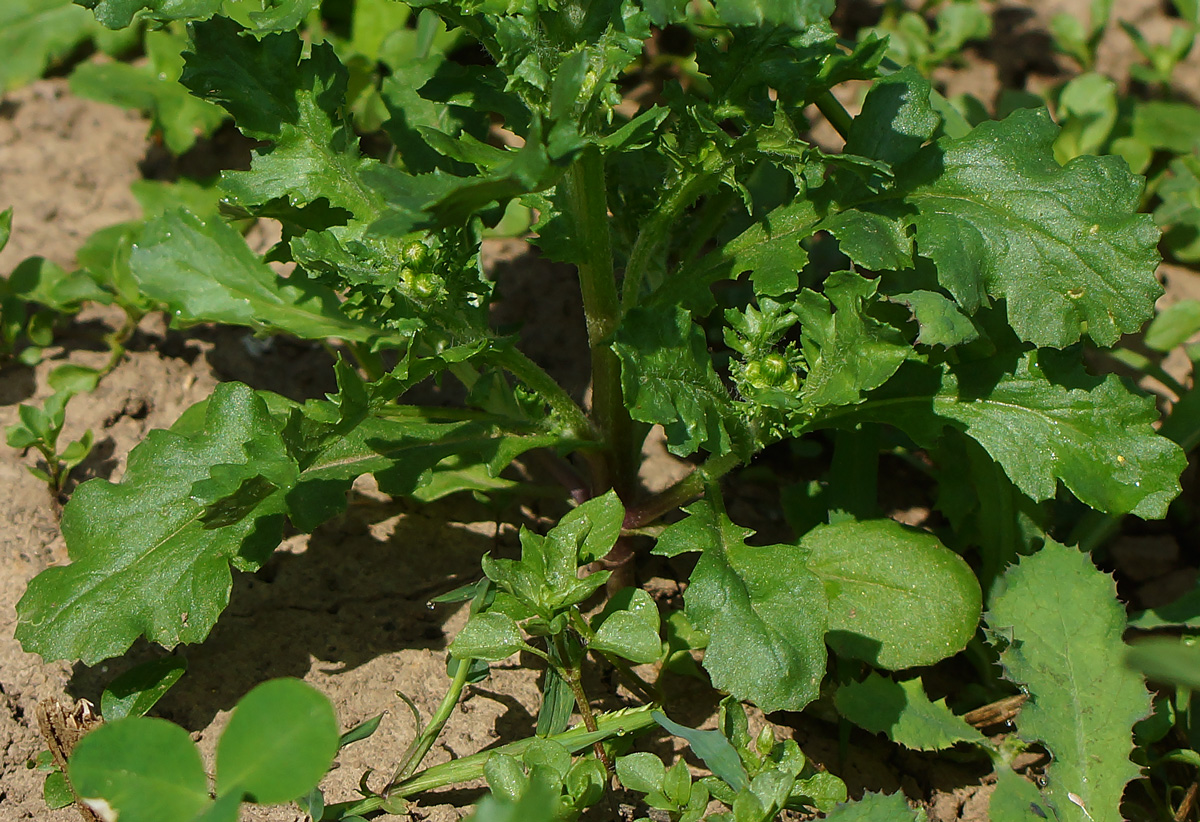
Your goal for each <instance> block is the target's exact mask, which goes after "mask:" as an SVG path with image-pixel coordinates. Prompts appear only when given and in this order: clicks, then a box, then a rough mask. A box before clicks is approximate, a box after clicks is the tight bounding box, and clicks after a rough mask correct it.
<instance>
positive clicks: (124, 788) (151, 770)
mask: <svg viewBox="0 0 1200 822" xmlns="http://www.w3.org/2000/svg"><path fill="white" fill-rule="evenodd" d="M70 778H71V784H72V785H73V786H74V787H75V790H76V792H78V794H79V795H80V796H82V797H84V798H85V799H92V800H93V801H95V800H97V799H100V798H102V800H101V801H103V803H104V804H105V805H107V807H109V808H111V809H112V811H113V812H115V813H114V814H113V815H114V817H115V816H116V815H119V816H120V818H121V820H122V822H162V820H164V819H189V820H190V819H194V818H195V817H196V816H197V815H198V814H199V813H200V812H201V811H203V810H205V809H206V808H208V807H209V806H210V805H211V804H212V800H211V799H209V796H208V777H206V776H205V774H204V764H203V762H202V761H201V760H200V751H199V750H197V749H196V745H195V743H193V742H192V739H191V737H190V736H188V732H187V731H185V730H184V729H183V728H181V727H179V726H178V725H173V724H172V723H170V722H167V721H166V720H165V719H150V718H147V717H131V718H129V719H122V720H120V721H117V722H106V723H104V724H103V725H101V726H100V727H99V728H96V730H94V731H92V732H91V733H89V734H87V735H86V736H84V738H83V739H81V740H79V744H78V745H76V746H75V751H74V753H72V755H71V765H70ZM100 807H103V806H100ZM235 809H236V805H235ZM226 818H227V819H236V818H237V815H236V810H235V813H234V815H233V816H232V817H226Z"/></svg>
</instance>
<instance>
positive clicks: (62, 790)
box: [42, 770, 75, 811]
mask: <svg viewBox="0 0 1200 822" xmlns="http://www.w3.org/2000/svg"><path fill="white" fill-rule="evenodd" d="M42 799H43V800H44V801H45V803H46V807H48V808H49V809H50V810H52V811H56V810H58V809H59V808H65V807H67V806H68V805H70V804H72V803H73V802H74V801H75V791H73V790H71V786H70V784H68V782H67V776H66V774H64V773H63V772H62V771H59V770H54V771H51V772H50V773H48V774H46V779H45V780H44V781H43V782H42Z"/></svg>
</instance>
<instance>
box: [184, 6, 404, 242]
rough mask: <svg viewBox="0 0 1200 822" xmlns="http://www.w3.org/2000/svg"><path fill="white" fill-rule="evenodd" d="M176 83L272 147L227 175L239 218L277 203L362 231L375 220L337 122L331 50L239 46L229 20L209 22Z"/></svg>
mask: <svg viewBox="0 0 1200 822" xmlns="http://www.w3.org/2000/svg"><path fill="white" fill-rule="evenodd" d="M192 48H193V50H192V51H191V52H189V53H187V54H185V59H186V61H185V66H184V70H183V74H182V77H181V79H180V82H182V83H183V84H184V85H185V86H187V87H188V88H189V89H191V90H192V93H193V94H196V95H197V96H199V97H201V98H203V99H206V100H211V101H213V102H216V103H218V104H219V105H221V106H222V107H223V108H224V109H225V110H226V111H228V112H229V113H230V114H231V115H233V117H234V120H235V121H236V122H237V125H238V128H239V129H240V130H241V131H242V133H244V134H246V135H247V136H249V137H253V138H255V139H258V140H269V141H271V143H272V144H271V145H270V146H268V147H266V148H262V149H257V150H256V151H255V156H254V159H253V161H252V163H251V167H250V170H249V171H234V172H225V173H224V174H223V175H222V180H221V186H222V188H223V189H224V190H225V191H226V192H227V193H228V194H229V197H230V198H231V200H232V201H233V202H234V203H236V204H240V205H243V206H245V207H247V208H253V207H255V206H259V205H262V204H264V203H267V202H269V201H271V200H273V199H275V198H280V197H283V198H287V199H288V200H289V201H290V203H291V205H292V206H295V207H303V206H306V205H309V204H310V203H313V202H315V201H316V200H318V199H321V198H324V199H325V200H328V202H329V204H330V205H332V206H334V207H335V208H339V209H345V210H346V211H348V212H350V214H352V215H355V216H356V217H357V218H358V219H359V220H360V221H363V222H365V221H368V220H371V219H374V217H375V216H376V215H377V214H378V213H379V211H380V208H381V206H382V202H381V200H380V199H379V197H378V195H377V194H376V193H375V192H374V191H373V190H372V189H371V188H370V187H368V186H366V185H365V184H364V183H363V181H362V179H361V177H360V174H361V172H362V171H363V169H365V168H368V167H374V166H378V165H379V164H378V163H377V162H375V161H373V160H367V159H364V158H362V157H361V156H360V154H359V151H358V138H357V136H356V135H355V134H354V131H353V129H352V128H351V127H350V125H349V123H348V122H346V120H345V115H344V113H343V110H342V109H343V106H344V102H345V96H346V83H347V72H346V69H345V68H344V67H343V66H342V64H341V63H340V62H339V61H338V59H337V56H336V55H335V54H334V51H333V47H332V46H331V45H330V44H329V43H321V44H317V45H314V46H312V50H311V53H310V54H309V55H308V56H307V57H302V52H303V50H304V43H303V41H302V40H301V38H300V36H299V34H298V33H296V32H294V31H289V32H285V33H281V34H270V35H267V36H266V37H263V38H262V39H261V40H258V39H255V38H253V37H250V36H246V34H245V33H244V32H243V30H242V29H241V27H240V26H238V24H236V23H234V22H233V21H231V20H227V19H224V18H220V17H218V18H214V19H213V20H210V21H207V22H204V23H196V24H195V25H194V26H193V28H192Z"/></svg>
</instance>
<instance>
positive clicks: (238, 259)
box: [130, 210, 380, 342]
mask: <svg viewBox="0 0 1200 822" xmlns="http://www.w3.org/2000/svg"><path fill="white" fill-rule="evenodd" d="M130 265H131V268H132V271H133V276H134V278H135V279H136V280H137V282H138V285H139V286H140V287H141V289H142V291H143V292H144V293H145V294H146V295H147V296H148V297H150V298H151V299H154V300H157V301H159V302H162V303H165V304H166V305H167V308H168V310H169V311H170V312H171V313H172V314H173V315H174V317H176V318H177V319H181V320H185V321H187V322H221V323H228V324H232V325H244V326H249V327H251V328H257V329H264V330H270V331H276V332H284V333H288V334H292V335H293V336H297V337H300V338H302V339H310V340H311V339H324V338H327V337H334V338H338V339H343V340H352V341H355V342H369V341H371V340H374V339H376V338H378V336H379V334H380V332H379V330H378V329H376V328H374V327H373V326H370V325H365V324H359V323H357V322H355V321H354V320H352V319H350V318H349V317H348V316H346V315H345V314H344V313H343V312H342V310H341V309H340V307H339V306H340V302H339V300H338V298H337V296H336V295H335V294H334V292H333V291H331V290H330V289H328V288H326V287H325V286H323V285H320V284H318V283H315V282H312V281H310V280H306V279H304V278H303V277H300V276H296V277H291V278H288V279H286V280H285V279H283V278H281V277H279V275H277V274H276V273H275V272H274V271H272V270H271V268H270V266H268V265H267V264H266V263H264V262H262V261H261V260H260V259H259V258H258V257H257V256H256V255H255V254H254V253H253V252H252V251H251V250H250V248H249V247H248V246H247V245H246V241H245V240H244V239H242V236H241V235H240V234H238V233H237V231H235V230H234V229H233V228H231V227H230V226H229V225H227V224H226V223H224V222H223V221H222V220H220V219H219V218H214V219H211V220H209V221H207V222H205V221H202V220H200V218H198V217H196V216H194V215H193V214H191V213H189V212H187V211H182V210H176V211H170V212H167V213H166V214H164V215H162V216H161V217H158V218H157V219H155V220H152V221H151V222H150V223H148V224H147V225H146V228H145V229H144V230H143V232H142V235H141V239H140V240H139V241H138V244H137V245H136V246H135V247H134V249H133V255H132V257H131V259H130Z"/></svg>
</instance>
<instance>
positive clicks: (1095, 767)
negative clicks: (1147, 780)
mask: <svg viewBox="0 0 1200 822" xmlns="http://www.w3.org/2000/svg"><path fill="white" fill-rule="evenodd" d="M998 585H999V586H1000V587H999V588H998V589H997V593H996V594H995V595H994V596H993V597H992V607H991V610H990V611H989V612H988V614H987V617H986V620H987V627H988V631H989V632H990V634H991V635H992V637H993V638H994V639H995V641H997V642H999V643H1001V644H1002V646H1003V650H1002V651H1001V654H1000V662H1001V664H1002V665H1003V666H1004V671H1005V676H1007V677H1008V678H1009V679H1011V680H1013V681H1014V682H1017V683H1019V684H1020V685H1021V686H1022V688H1024V689H1025V690H1027V691H1028V692H1029V693H1030V695H1031V699H1030V700H1029V701H1028V702H1027V703H1026V704H1025V705H1024V707H1023V708H1022V709H1021V716H1020V718H1019V719H1018V720H1017V731H1018V733H1019V734H1020V735H1021V737H1022V738H1023V739H1027V740H1035V739H1036V740H1039V741H1040V742H1042V743H1043V744H1044V745H1045V746H1046V748H1047V749H1049V751H1050V753H1051V755H1052V757H1053V759H1052V760H1051V762H1050V764H1049V765H1048V766H1047V768H1046V787H1045V789H1044V794H1045V796H1046V799H1047V801H1048V802H1049V803H1050V805H1051V807H1052V808H1053V809H1054V810H1055V811H1056V812H1057V814H1058V817H1059V818H1060V819H1062V820H1064V822H1116V820H1120V819H1121V818H1122V816H1121V812H1120V803H1121V794H1122V793H1123V792H1124V790H1125V784H1126V783H1127V782H1129V780H1131V779H1133V778H1135V777H1136V776H1137V775H1138V773H1139V771H1138V768H1137V766H1136V765H1134V764H1133V763H1132V762H1130V761H1129V754H1130V752H1131V751H1132V750H1133V732H1132V727H1133V724H1134V723H1135V722H1136V721H1138V720H1139V719H1141V718H1142V717H1144V716H1146V715H1148V714H1149V713H1150V695H1149V694H1148V693H1147V691H1146V686H1145V684H1144V683H1143V682H1142V678H1141V677H1140V676H1139V675H1138V674H1136V673H1134V672H1133V671H1131V670H1129V669H1128V668H1126V667H1125V666H1124V665H1123V664H1122V661H1123V659H1124V656H1125V645H1124V643H1123V642H1122V641H1121V635H1122V633H1123V632H1124V630H1125V609H1124V608H1123V607H1122V606H1121V604H1120V602H1118V601H1117V598H1116V586H1115V585H1114V583H1113V580H1112V577H1110V576H1108V575H1107V574H1104V573H1102V572H1100V571H1098V570H1097V569H1096V568H1095V566H1094V565H1092V562H1091V560H1090V559H1089V558H1088V557H1087V555H1085V554H1082V553H1080V552H1079V551H1078V550H1076V549H1074V548H1069V547H1067V546H1064V545H1060V544H1059V543H1057V542H1054V541H1053V540H1047V542H1046V544H1045V546H1044V547H1043V548H1042V550H1041V551H1039V552H1038V553H1036V554H1034V555H1032V556H1029V557H1023V558H1022V559H1021V562H1020V563H1019V564H1018V565H1016V566H1014V567H1012V568H1010V569H1009V571H1008V572H1007V573H1006V574H1005V575H1004V576H1003V577H1002V578H1001V581H1000V582H999V583H998Z"/></svg>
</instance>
